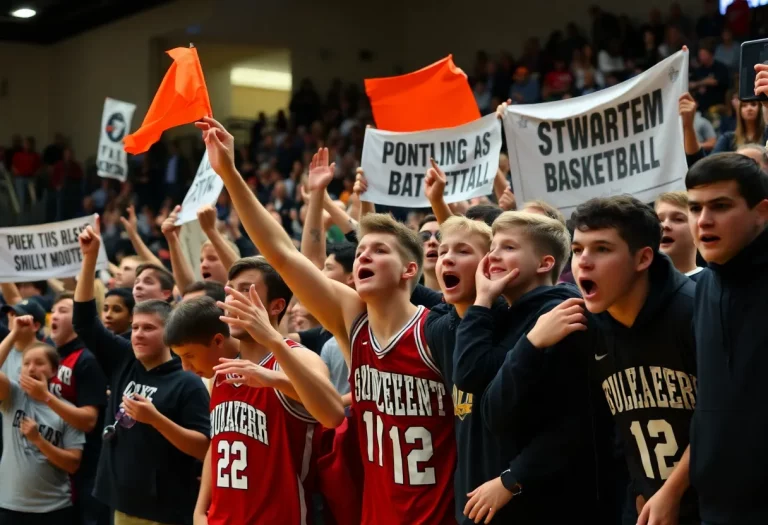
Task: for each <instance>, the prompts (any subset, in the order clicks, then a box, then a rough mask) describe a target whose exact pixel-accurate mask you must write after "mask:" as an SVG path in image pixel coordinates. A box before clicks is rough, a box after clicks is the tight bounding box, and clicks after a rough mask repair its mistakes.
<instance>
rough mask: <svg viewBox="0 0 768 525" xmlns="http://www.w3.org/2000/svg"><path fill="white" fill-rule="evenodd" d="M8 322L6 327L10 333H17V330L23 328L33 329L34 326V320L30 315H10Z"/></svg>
mask: <svg viewBox="0 0 768 525" xmlns="http://www.w3.org/2000/svg"><path fill="white" fill-rule="evenodd" d="M8 318H9V322H8V328H9V329H10V331H11V334H12V335H14V336H15V335H16V334H18V333H19V331H21V330H24V329H25V328H29V329H30V330H31V329H34V327H35V320H34V319H33V318H32V316H31V315H19V316H15V315H11V316H8Z"/></svg>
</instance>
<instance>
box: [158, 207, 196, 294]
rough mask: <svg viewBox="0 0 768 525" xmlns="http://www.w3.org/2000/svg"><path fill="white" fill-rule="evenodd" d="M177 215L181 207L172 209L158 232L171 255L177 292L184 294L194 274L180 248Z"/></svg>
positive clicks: (179, 227)
mask: <svg viewBox="0 0 768 525" xmlns="http://www.w3.org/2000/svg"><path fill="white" fill-rule="evenodd" d="M179 213H181V206H176V207H175V208H173V210H172V211H171V213H170V214H169V215H168V217H166V219H165V220H164V221H163V224H162V226H161V227H160V230H161V231H162V232H163V236H164V237H165V240H166V242H167V243H168V251H169V252H170V253H171V271H172V272H173V280H174V281H175V282H176V286H177V287H178V288H179V291H180V292H181V293H184V292H185V291H186V290H187V287H188V286H189V285H190V284H192V283H193V282H195V272H194V270H192V265H191V264H190V263H189V261H188V260H187V258H186V256H185V255H184V249H183V248H182V246H181V238H180V237H179V232H180V231H181V226H176V220H177V219H178V218H179Z"/></svg>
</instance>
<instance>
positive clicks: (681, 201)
mask: <svg viewBox="0 0 768 525" xmlns="http://www.w3.org/2000/svg"><path fill="white" fill-rule="evenodd" d="M660 202H666V203H667V204H671V205H672V206H677V207H678V208H683V209H684V210H685V211H686V212H687V211H688V194H687V193H686V192H684V191H668V192H666V193H662V194H661V195H659V196H658V197H656V203H655V204H656V205H658V204H659V203H660Z"/></svg>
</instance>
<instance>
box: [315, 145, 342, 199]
mask: <svg viewBox="0 0 768 525" xmlns="http://www.w3.org/2000/svg"><path fill="white" fill-rule="evenodd" d="M334 173H336V163H335V162H334V163H331V164H329V155H328V148H320V149H319V150H317V153H315V154H314V155H312V161H311V162H310V163H309V181H308V184H309V191H323V190H325V188H327V187H328V185H329V184H330V183H331V181H332V180H333V175H334Z"/></svg>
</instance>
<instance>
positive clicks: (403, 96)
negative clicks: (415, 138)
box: [365, 55, 480, 131]
mask: <svg viewBox="0 0 768 525" xmlns="http://www.w3.org/2000/svg"><path fill="white" fill-rule="evenodd" d="M365 92H366V93H367V94H368V98H370V99H371V109H373V118H374V120H375V121H376V126H377V127H378V128H379V129H383V130H386V131H424V130H427V129H437V128H450V127H453V126H460V125H461V124H466V123H467V122H472V121H473V120H477V119H479V118H480V110H478V109H477V103H476V102H475V97H474V95H473V94H472V90H471V89H470V87H469V83H468V82H467V75H465V74H464V72H463V71H462V70H461V69H459V68H458V67H456V65H455V64H454V63H453V55H448V56H447V57H445V58H444V59H442V60H440V61H438V62H435V63H434V64H432V65H431V66H427V67H425V68H423V69H420V70H418V71H414V72H413V73H408V74H406V75H400V76H397V77H386V78H369V79H366V80H365Z"/></svg>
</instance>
